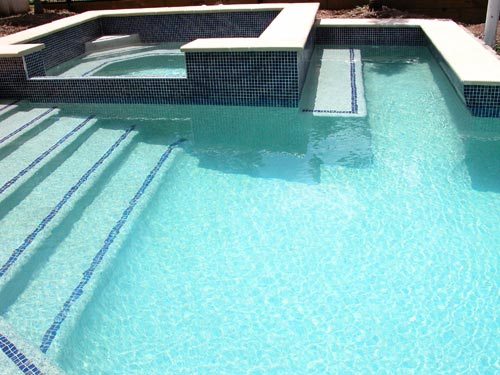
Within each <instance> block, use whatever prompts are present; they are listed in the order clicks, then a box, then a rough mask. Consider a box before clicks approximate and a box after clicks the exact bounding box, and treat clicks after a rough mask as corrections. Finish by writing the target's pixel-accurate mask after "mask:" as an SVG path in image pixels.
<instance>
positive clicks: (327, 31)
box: [316, 27, 427, 46]
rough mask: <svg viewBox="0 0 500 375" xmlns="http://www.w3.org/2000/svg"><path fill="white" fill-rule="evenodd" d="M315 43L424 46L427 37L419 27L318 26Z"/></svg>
mask: <svg viewBox="0 0 500 375" xmlns="http://www.w3.org/2000/svg"><path fill="white" fill-rule="evenodd" d="M316 43H318V44H335V45H338V46H354V45H381V46H424V45H426V44H427V38H426V36H425V34H424V32H423V31H422V29H420V28H419V27H318V28H317V29H316Z"/></svg>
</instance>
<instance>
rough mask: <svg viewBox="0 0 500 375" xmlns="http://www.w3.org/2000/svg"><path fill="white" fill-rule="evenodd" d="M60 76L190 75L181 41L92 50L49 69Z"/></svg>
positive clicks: (51, 73)
mask: <svg viewBox="0 0 500 375" xmlns="http://www.w3.org/2000/svg"><path fill="white" fill-rule="evenodd" d="M47 75H49V76H60V77H92V76H98V77H103V76H104V77H115V76H118V77H184V78H185V77H186V61H185V56H184V54H183V53H182V52H181V51H180V45H179V44H178V43H176V44H174V43H164V44H141V43H139V44H135V45H129V46H117V47H116V48H108V49H105V50H98V51H90V52H88V53H85V54H84V55H82V56H78V57H75V58H74V59H71V60H69V61H66V62H64V63H62V64H59V65H57V66H55V67H53V68H52V69H48V70H47Z"/></svg>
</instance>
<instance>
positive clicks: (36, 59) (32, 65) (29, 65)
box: [24, 51, 45, 78]
mask: <svg viewBox="0 0 500 375" xmlns="http://www.w3.org/2000/svg"><path fill="white" fill-rule="evenodd" d="M24 64H25V67H26V74H27V76H28V78H32V77H43V76H45V64H44V62H43V53H42V51H40V52H35V53H32V54H30V55H26V56H24Z"/></svg>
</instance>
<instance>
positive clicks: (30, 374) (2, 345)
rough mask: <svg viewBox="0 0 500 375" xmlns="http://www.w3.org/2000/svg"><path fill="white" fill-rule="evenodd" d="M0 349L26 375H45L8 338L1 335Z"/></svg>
mask: <svg viewBox="0 0 500 375" xmlns="http://www.w3.org/2000/svg"><path fill="white" fill-rule="evenodd" d="M0 349H1V350H2V351H3V352H4V353H5V355H6V356H7V357H8V358H9V359H10V360H11V361H12V362H14V363H15V364H16V366H17V367H18V368H19V370H21V371H22V372H23V373H24V374H26V375H43V372H42V371H41V370H40V369H39V368H38V367H37V366H36V365H35V364H33V363H32V362H31V361H30V360H29V359H28V358H27V357H26V356H25V355H24V354H23V353H22V352H21V351H20V350H19V349H18V348H17V347H16V345H14V343H12V342H11V341H10V340H9V339H8V338H7V337H5V336H4V335H3V334H1V333H0Z"/></svg>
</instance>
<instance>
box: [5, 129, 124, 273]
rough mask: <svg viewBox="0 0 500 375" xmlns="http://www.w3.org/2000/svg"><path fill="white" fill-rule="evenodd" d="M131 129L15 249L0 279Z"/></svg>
mask: <svg viewBox="0 0 500 375" xmlns="http://www.w3.org/2000/svg"><path fill="white" fill-rule="evenodd" d="M132 130H133V127H131V128H129V129H128V130H127V131H125V132H124V133H123V134H122V135H121V136H120V137H119V138H118V140H117V141H116V142H115V143H114V144H113V145H112V146H111V147H110V148H109V149H108V150H107V151H106V152H105V153H104V154H103V155H102V156H101V157H100V158H99V160H98V161H97V162H96V163H95V164H94V165H93V166H92V167H91V168H90V169H89V170H87V172H85V173H84V174H83V176H82V177H81V178H80V179H79V180H78V182H77V183H76V184H75V185H73V186H72V187H71V189H69V190H68V192H67V193H66V194H65V195H64V197H63V198H62V199H61V200H60V201H59V202H58V203H57V204H56V206H55V207H54V208H53V209H52V211H50V212H49V214H48V215H47V216H45V217H44V218H43V220H42V221H41V222H40V224H38V226H37V227H36V228H35V229H34V230H33V232H31V233H30V234H29V235H28V236H27V237H26V238H25V239H24V241H23V243H22V244H21V245H20V246H19V247H18V248H17V249H15V250H14V251H13V252H12V254H11V255H10V257H9V259H7V261H6V262H5V264H4V265H3V266H2V267H1V268H0V278H1V277H3V276H4V275H5V273H6V272H7V271H8V270H9V269H10V267H12V265H14V263H16V262H17V260H18V259H19V257H20V256H21V255H22V254H23V253H24V251H25V250H26V249H27V248H28V246H29V245H31V243H32V242H33V241H34V240H35V238H36V237H37V236H38V235H39V234H40V233H41V232H42V231H43V230H44V229H45V228H46V227H47V225H48V224H49V223H50V222H51V221H52V219H53V218H54V217H55V216H56V215H57V214H58V213H59V211H60V210H61V209H62V208H63V207H64V205H65V204H66V203H67V202H68V201H69V199H70V198H71V197H72V196H73V194H74V193H75V192H76V191H78V189H79V188H80V187H81V186H82V185H83V184H84V183H85V182H86V181H87V180H88V179H89V177H90V176H91V175H92V174H93V173H94V172H95V171H96V170H97V169H98V168H99V167H100V166H101V165H102V164H103V163H104V161H105V160H106V159H107V158H108V157H109V156H111V154H112V153H113V151H115V150H116V149H117V148H118V147H119V146H120V144H121V143H122V142H123V141H124V140H125V139H126V138H127V136H128V135H129V134H130V133H131V131H132Z"/></svg>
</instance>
